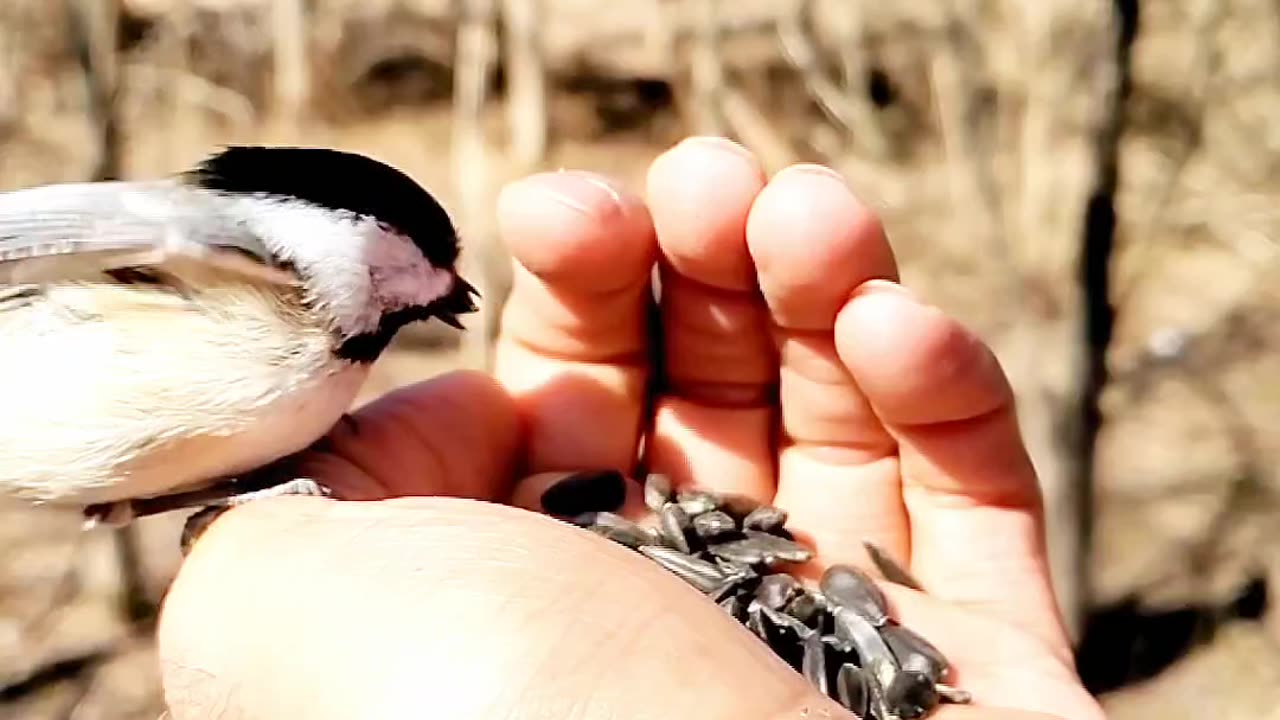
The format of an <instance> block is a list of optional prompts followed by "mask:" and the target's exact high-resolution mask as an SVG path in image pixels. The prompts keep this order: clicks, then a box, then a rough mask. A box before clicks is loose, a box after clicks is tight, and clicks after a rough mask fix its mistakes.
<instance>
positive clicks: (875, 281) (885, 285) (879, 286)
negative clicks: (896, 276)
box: [853, 278, 915, 300]
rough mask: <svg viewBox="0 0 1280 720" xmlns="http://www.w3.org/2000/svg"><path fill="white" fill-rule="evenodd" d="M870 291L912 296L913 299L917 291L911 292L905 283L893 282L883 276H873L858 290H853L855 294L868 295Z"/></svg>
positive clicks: (906, 296)
mask: <svg viewBox="0 0 1280 720" xmlns="http://www.w3.org/2000/svg"><path fill="white" fill-rule="evenodd" d="M868 293H886V294H890V295H897V296H899V297H905V298H911V299H913V300H914V299H915V293H913V292H911V290H910V289H909V288H907V287H906V286H905V285H902V284H901V283H896V282H893V281H892V280H885V279H883V278H872V279H870V280H867V281H866V282H864V283H862V284H861V285H859V286H858V289H857V290H854V291H853V294H854V295H866V294H868Z"/></svg>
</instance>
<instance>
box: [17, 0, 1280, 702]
mask: <svg viewBox="0 0 1280 720" xmlns="http://www.w3.org/2000/svg"><path fill="white" fill-rule="evenodd" d="M1278 40H1280V3H1277V2H1275V0H1037V1H1035V2H1013V1H1012V0H919V1H918V2H910V3H906V2H902V3H893V2H871V1H870V0H738V1H737V2H720V1H718V0H626V1H625V2H614V3H605V2H597V1H594V0H452V1H450V0H0V188H15V187H21V186H27V185H34V184H40V183H49V182H55V181H69V180H87V179H104V178H113V177H126V178H138V177H154V176H159V175H162V174H167V173H171V172H175V171H178V170H182V169H185V168H186V167H188V166H189V165H191V164H192V163H193V162H195V161H196V160H198V159H199V158H201V157H202V156H204V155H206V154H207V153H209V152H210V151H212V150H215V149H216V148H217V146H218V145H221V144H228V143H247V142H255V143H268V144H282V143H303V144H309V145H328V146H334V147H339V148H344V149H350V150H356V151H361V152H365V153H369V154H372V155H374V156H376V157H379V158H381V159H384V160H387V161H389V162H391V163H392V164H395V165H397V166H399V167H401V168H403V169H404V170H406V171H408V172H409V173H410V174H412V175H413V176H415V177H416V178H417V179H418V180H419V181H421V182H422V183H424V184H425V185H426V186H427V187H429V188H430V189H431V190H432V191H433V192H434V193H436V194H437V195H439V196H440V197H441V198H442V199H443V200H444V202H445V203H446V205H447V206H448V207H449V208H450V209H451V211H452V212H453V213H454V215H455V216H456V218H457V220H458V223H459V225H460V226H461V228H462V231H463V233H464V235H465V237H466V243H467V250H466V258H465V261H466V262H467V263H468V264H469V266H470V269H469V270H468V272H469V273H470V276H471V277H473V278H474V279H477V280H478V283H479V284H480V285H481V286H482V288H483V290H484V293H485V297H486V305H485V308H484V310H483V311H482V316H481V317H479V318H473V319H472V320H471V321H470V323H469V324H470V326H471V327H473V328H484V329H485V330H486V331H482V332H472V333H470V334H468V335H467V336H466V337H465V338H459V337H458V336H457V335H456V334H451V332H452V331H450V332H448V333H446V332H443V331H440V330H438V329H432V330H430V331H415V332H412V333H406V334H405V335H404V336H403V337H402V338H401V339H400V340H399V341H398V343H397V345H396V347H395V349H394V351H393V352H392V353H391V354H390V355H389V356H387V357H386V358H384V360H382V361H381V362H380V363H379V366H378V368H377V375H376V377H375V379H374V381H373V382H371V383H370V385H369V387H368V388H366V394H365V397H366V398H368V397H372V396H374V395H376V394H378V393H380V392H383V391H385V390H387V389H389V388H392V387H395V386H397V385H399V384H403V383H408V382H413V381H416V380H419V379H422V378H424V377H427V376H430V375H431V374H434V373H436V372H439V371H441V370H444V369H448V368H452V367H459V366H463V365H470V366H483V365H484V364H485V363H486V362H487V354H488V343H487V339H488V338H489V337H491V335H492V332H493V331H494V330H495V328H496V310H497V308H498V306H499V304H500V302H501V299H502V297H503V293H504V292H505V291H506V287H507V282H508V271H509V268H508V265H507V262H508V261H507V258H506V257H505V256H504V255H503V251H502V249H501V247H500V246H499V244H498V243H497V241H496V240H495V239H494V238H493V228H492V220H493V219H492V212H491V211H492V207H493V201H494V197H495V194H496V192H497V190H498V188H499V187H500V186H501V184H502V183H503V182H505V181H507V180H509V179H511V178H514V177H516V176H519V175H522V174H525V173H527V172H530V171H534V170H539V169H548V168H557V167H566V166H572V167H583V168H589V169H593V170H598V171H602V172H606V173H612V174H615V175H617V176H619V177H620V178H622V179H623V180H625V181H627V182H629V183H630V184H631V185H632V187H635V188H637V189H639V188H642V187H643V186H642V184H641V181H642V178H643V176H644V172H645V170H646V168H647V165H648V163H649V162H650V161H651V160H652V159H653V158H654V156H656V155H657V154H658V153H659V152H661V151H662V150H664V149H665V148H667V147H668V146H669V145H671V144H672V143H674V142H676V141H678V140H679V139H680V138H682V137H683V136H685V135H687V134H691V133H715V134H724V135H728V136H731V137H734V138H736V139H738V140H740V141H742V142H744V143H745V144H747V145H748V146H750V147H751V148H752V149H754V150H755V151H756V152H757V153H759V155H760V156H761V157H762V158H763V160H764V162H765V163H766V165H767V166H768V168H769V169H770V170H777V169H779V168H781V167H783V166H785V165H786V164H788V163H791V162H796V161H818V162H823V163H828V164H831V165H833V166H834V167H836V168H837V169H839V170H840V171H842V172H843V173H845V174H846V175H847V177H848V178H849V179H850V182H851V183H852V184H853V186H854V187H855V188H856V190H857V192H858V193H859V194H860V195H861V197H863V198H864V199H865V200H866V201H867V202H869V203H871V204H873V205H874V206H876V207H877V208H878V209H879V210H880V212H881V213H882V215H883V217H884V219H885V221H886V224H887V226H888V231H889V234H890V238H891V240H892V242H893V244H894V246H895V248H896V250H897V251H898V253H899V254H900V257H901V258H902V262H903V267H904V276H905V279H906V281H907V282H909V283H911V284H912V285H913V286H915V287H916V288H918V289H919V291H920V292H921V293H922V294H923V295H924V296H926V297H927V298H928V299H929V300H931V301H933V302H935V303H938V304H940V305H941V306H943V307H944V308H946V309H947V310H949V311H950V312H952V313H954V314H955V315H957V316H959V317H960V318H961V319H962V320H964V321H965V322H966V323H968V324H969V325H970V326H971V327H973V328H975V329H977V330H978V331H979V332H981V334H982V335H983V336H984V337H985V338H986V339H987V340H988V341H989V342H990V343H991V344H992V345H993V346H994V347H995V348H996V350H997V352H998V354H999V355H1000V358H1001V360H1002V362H1003V363H1004V366H1005V368H1006V370H1007V371H1008V372H1009V374H1010V375H1011V376H1012V378H1013V380H1014V383H1015V385H1016V389H1017V391H1018V394H1019V402H1020V403H1021V406H1020V407H1021V409H1020V412H1021V414H1022V422H1023V424H1024V431H1025V433H1026V437H1027V441H1028V443H1029V444H1030V447H1031V450H1032V454H1033V457H1034V460H1035V462H1036V464H1037V467H1038V469H1039V471H1040V473H1041V477H1042V480H1043V483H1044V487H1045V495H1046V502H1047V505H1048V522H1049V530H1050V540H1051V547H1052V551H1053V558H1054V565H1055V567H1054V572H1055V580H1056V582H1057V584H1058V587H1059V588H1060V592H1061V597H1062V602H1063V606H1064V608H1065V609H1066V612H1067V614H1068V618H1069V622H1070V626H1071V628H1072V632H1073V633H1074V634H1075V637H1076V639H1077V642H1078V644H1079V658H1080V670H1081V673H1082V675H1083V677H1084V678H1085V679H1086V681H1087V683H1088V684H1089V686H1090V688H1091V689H1092V690H1093V691H1095V692H1097V693H1099V694H1100V695H1101V696H1102V698H1103V699H1104V702H1105V703H1106V706H1107V709H1108V711H1109V713H1110V714H1111V716H1112V717H1115V718H1149V717H1161V718H1167V719H1175V718H1193V717H1195V718H1199V717H1202V716H1204V715H1205V714H1206V713H1208V714H1211V715H1212V716H1213V717H1216V718H1224V719H1229V718H1249V719H1250V720H1257V719H1258V718H1280V616H1277V615H1276V613H1275V611H1274V610H1273V609H1272V608H1271V607H1270V604H1269V602H1268V590H1271V589H1274V588H1275V583H1274V581H1275V580H1278V579H1280V522H1277V519H1276V517H1275V516H1276V508H1277V503H1276V490H1277V488H1278V487H1280V473H1278V472H1277V469H1276V468H1277V467H1280V465H1278V464H1277V462H1276V460H1277V455H1278V454H1280V433H1278V432H1277V430H1280V354H1277V353H1276V352H1275V347H1276V344H1277V342H1278V341H1280V324H1278V323H1277V322H1276V321H1275V320H1274V319H1273V314H1274V312H1275V308H1276V307H1277V304H1278V302H1280V293H1278V291H1277V287H1280V285H1277V283H1276V280H1277V279H1278V278H1280V272H1278V270H1280V262H1278V259H1280V245H1278V244H1277V237H1280V234H1278V233H1277V224H1278V223H1280V212H1278V210H1277V208H1278V207H1280V205H1278V201H1280V42H1278ZM0 515H2V517H0V560H2V561H3V562H0V718H23V719H28V718H29V719H31V720H44V719H46V718H47V719H53V718H74V719H77V720H89V719H91V718H93V719H102V720H108V719H109V720H125V719H130V718H145V719H147V720H153V719H154V718H157V717H158V716H159V715H160V713H161V712H162V709H163V708H162V704H161V699H160V694H159V687H158V683H157V676H156V667H155V658H154V655H153V647H152V642H151V635H152V632H153V629H154V618H155V615H156V612H157V607H158V604H159V603H160V601H161V600H162V597H163V593H164V590H165V587H166V585H167V583H168V581H169V579H170V578H171V577H172V575H173V572H174V571H175V569H176V567H177V564H178V555H177V551H176V537H177V532H178V528H179V526H180V524H181V520H182V518H181V517H177V518H155V519H151V520H148V521H146V522H143V523H141V524H139V525H138V526H137V527H136V528H134V529H133V530H131V531H129V532H127V533H113V532H109V531H95V532H93V533H88V534H85V533H81V532H79V516H78V515H77V514H76V513H67V512H59V511H54V510H49V509H43V508H41V509H30V508H25V507H10V506H3V507H0Z"/></svg>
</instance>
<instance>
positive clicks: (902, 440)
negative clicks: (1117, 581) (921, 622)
mask: <svg viewBox="0 0 1280 720" xmlns="http://www.w3.org/2000/svg"><path fill="white" fill-rule="evenodd" d="M836 344H837V346H838V348H839V352H840V357H841V359H842V360H843V361H844V362H845V363H846V364H847V365H848V367H849V368H850V369H851V371H852V372H853V375H854V377H855V378H856V379H857V382H858V385H859V387H861V388H862V390H863V392H865V393H866V396H867V398H868V399H869V400H870V401H871V405H872V407H873V408H874V409H875V412H876V414H877V416H879V418H880V419H881V421H883V422H884V423H885V425H886V427H887V428H888V429H889V431H890V433H892V434H893V436H894V437H895V438H896V440H897V441H898V444H899V453H900V455H901V462H902V480H903V485H904V487H903V496H904V499H905V502H906V507H907V511H908V514H909V516H910V523H911V536H912V548H911V555H910V557H911V561H910V562H911V569H912V571H913V572H914V573H915V574H916V575H917V577H919V579H920V580H921V582H922V583H923V584H924V586H925V587H926V589H928V590H929V591H930V592H931V593H933V594H935V595H937V596H938V597H940V598H943V599H946V600H950V601H952V602H957V603H962V604H965V605H968V606H971V607H974V608H976V609H979V610H982V611H984V612H988V613H990V614H992V615H993V616H995V617H1000V618H1003V619H1006V620H1008V621H1012V622H1016V623H1019V624H1021V625H1022V626H1023V627H1024V628H1026V629H1028V630H1030V631H1031V632H1033V633H1035V634H1036V635H1038V636H1040V637H1042V638H1045V639H1047V640H1049V641H1050V642H1051V643H1053V644H1054V645H1055V646H1056V647H1059V648H1062V647H1065V646H1066V639H1065V633H1064V632H1063V629H1062V626H1061V622H1060V619H1059V616H1058V612H1057V606H1056V602H1055V600H1054V596H1053V592H1052V587H1051V584H1050V581H1049V569H1048V568H1049V566H1048V559H1047V556H1046V552H1045V544H1044V527H1043V518H1042V509H1041V504H1040V503H1041V500H1040V493H1039V486H1038V484H1037V481H1036V476H1035V471H1034V469H1033V467H1032V465H1031V461H1030V459H1029V458H1028V456H1027V453H1026V450H1025V448H1024V447H1023V444H1022V441H1021V438H1020V436H1019V431H1018V426H1017V419H1016V417H1015V414H1014V403H1013V393H1012V390H1011V389H1010V387H1009V384H1008V381H1007V379H1006V378H1005V376H1004V374H1003V372H1002V371H1001V369H1000V366H999V363H998V362H997V361H996V358H995V356H994V355H993V354H992V353H991V351H990V350H989V349H988V348H987V347H986V345H984V344H983V343H982V342H981V341H980V340H979V339H978V338H977V337H976V336H974V335H973V334H972V333H970V332H968V331H967V330H965V329H964V328H963V327H962V326H960V325H959V324H958V323H957V322H955V321H954V320H952V319H950V318H949V317H947V316H946V315H944V314H943V313H942V312H941V311H939V310H937V309H935V308H931V307H928V306H926V305H924V304H922V303H920V302H918V301H917V300H915V299H914V298H912V296H911V295H910V294H908V293H907V292H906V291H905V290H903V289H902V288H901V287H900V286H897V285H894V284H891V283H874V282H873V283H868V284H867V285H865V286H863V287H862V288H860V289H859V291H858V293H857V294H856V295H855V296H854V298H853V299H852V300H851V301H850V302H849V303H848V304H847V305H846V306H845V307H844V309H843V310H841V312H840V316H839V319H838V320H837V325H836Z"/></svg>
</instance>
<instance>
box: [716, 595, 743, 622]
mask: <svg viewBox="0 0 1280 720" xmlns="http://www.w3.org/2000/svg"><path fill="white" fill-rule="evenodd" d="M717 604H718V605H719V606H720V609H721V610H723V611H725V612H727V613H729V616H730V617H732V618H733V619H735V620H737V621H738V622H746V619H747V604H746V603H745V602H743V601H742V598H740V597H738V596H737V595H730V596H728V597H726V598H724V599H723V600H721V601H720V602H719V603H717Z"/></svg>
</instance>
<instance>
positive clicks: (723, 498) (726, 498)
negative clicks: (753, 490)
mask: <svg viewBox="0 0 1280 720" xmlns="http://www.w3.org/2000/svg"><path fill="white" fill-rule="evenodd" d="M717 498H718V499H719V503H718V505H717V507H718V508H719V509H720V510H722V511H723V512H725V513H726V514H728V515H729V516H730V517H732V518H733V519H734V521H735V522H738V521H741V520H742V519H743V518H745V517H747V516H748V515H750V514H751V513H752V512H753V511H754V510H755V509H756V508H758V507H760V501H759V500H756V499H755V498H751V497H747V496H746V495H738V494H736V493H728V494H721V495H718V496H717Z"/></svg>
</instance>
